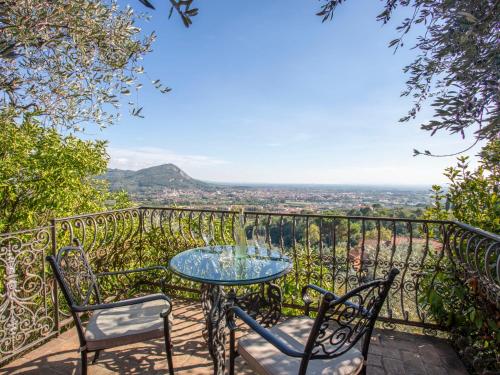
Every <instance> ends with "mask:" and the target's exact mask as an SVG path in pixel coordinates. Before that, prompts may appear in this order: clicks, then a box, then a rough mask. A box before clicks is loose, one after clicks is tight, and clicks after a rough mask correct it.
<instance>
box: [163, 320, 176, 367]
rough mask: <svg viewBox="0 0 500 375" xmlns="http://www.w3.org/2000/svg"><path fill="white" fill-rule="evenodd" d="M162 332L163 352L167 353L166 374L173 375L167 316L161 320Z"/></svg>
mask: <svg viewBox="0 0 500 375" xmlns="http://www.w3.org/2000/svg"><path fill="white" fill-rule="evenodd" d="M163 330H164V332H165V350H166V351H167V362H168V373H169V374H170V375H174V363H173V361H172V341H171V340H170V328H169V324H168V316H167V317H165V318H164V319H163Z"/></svg>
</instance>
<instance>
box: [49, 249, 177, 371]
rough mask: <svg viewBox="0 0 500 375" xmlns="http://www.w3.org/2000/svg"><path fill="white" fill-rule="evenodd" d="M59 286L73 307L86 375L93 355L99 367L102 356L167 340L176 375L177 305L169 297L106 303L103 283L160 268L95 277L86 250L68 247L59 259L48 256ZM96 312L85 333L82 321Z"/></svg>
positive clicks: (168, 352) (156, 296) (117, 272)
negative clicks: (173, 315)
mask: <svg viewBox="0 0 500 375" xmlns="http://www.w3.org/2000/svg"><path fill="white" fill-rule="evenodd" d="M47 261H48V262H49V263H50V265H51V267H52V270H53V271H54V275H55V277H56V279H57V282H58V284H59V286H60V288H61V290H62V293H63V295H64V298H65V299H66V302H67V303H68V306H69V308H70V310H71V314H72V316H73V319H74V321H75V325H76V329H77V332H78V337H79V339H80V352H81V359H82V374H84V375H86V374H87V366H88V359H87V355H88V353H89V352H95V355H94V359H93V362H92V363H95V362H96V361H97V359H98V357H99V353H100V352H101V350H104V349H109V348H112V347H116V346H121V345H129V344H133V343H136V342H142V341H146V340H151V339H156V338H161V337H163V338H164V339H165V347H166V351H167V362H168V369H169V373H170V375H173V374H174V369H173V364H172V344H171V339H170V330H171V319H170V318H171V311H172V302H171V300H170V298H169V297H167V296H166V295H165V294H163V293H158V294H151V295H147V296H142V297H136V298H131V299H126V300H122V301H118V302H112V303H103V301H102V298H101V293H100V289H99V284H98V279H99V278H100V277H105V276H112V275H120V274H132V273H137V272H147V271H153V270H162V271H166V268H165V267H161V266H155V267H147V268H140V269H134V270H127V271H116V272H103V273H97V274H94V273H93V272H92V269H91V267H90V265H89V262H88V260H87V257H86V256H85V252H84V251H83V248H82V247H81V246H67V247H63V248H61V249H60V250H59V252H58V254H57V256H56V257H54V256H48V257H47ZM89 312H92V315H91V316H90V318H89V321H88V323H87V325H86V327H85V330H84V327H83V325H82V319H81V315H82V314H83V313H89Z"/></svg>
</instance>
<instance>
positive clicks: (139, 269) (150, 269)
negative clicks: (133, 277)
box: [95, 266, 168, 277]
mask: <svg viewBox="0 0 500 375" xmlns="http://www.w3.org/2000/svg"><path fill="white" fill-rule="evenodd" d="M153 270H162V271H168V269H167V267H164V266H151V267H144V268H136V269H133V270H123V271H111V272H100V273H96V274H95V276H96V277H103V276H113V275H125V274H129V273H137V272H147V271H153Z"/></svg>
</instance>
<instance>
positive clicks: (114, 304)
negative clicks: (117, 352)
mask: <svg viewBox="0 0 500 375" xmlns="http://www.w3.org/2000/svg"><path fill="white" fill-rule="evenodd" d="M159 299H162V300H165V301H167V302H168V309H167V312H166V313H162V314H161V316H162V317H165V316H167V315H168V314H170V312H171V311H172V301H171V299H170V298H169V297H167V296H166V295H165V294H150V295H148V296H143V297H136V298H130V299H124V300H122V301H118V302H110V303H99V304H96V305H86V306H77V305H72V306H71V309H72V310H73V311H76V312H88V311H95V310H104V309H111V308H113V307H122V306H130V305H137V304H139V303H144V302H149V301H156V300H159Z"/></svg>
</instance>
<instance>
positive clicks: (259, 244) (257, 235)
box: [252, 225, 269, 256]
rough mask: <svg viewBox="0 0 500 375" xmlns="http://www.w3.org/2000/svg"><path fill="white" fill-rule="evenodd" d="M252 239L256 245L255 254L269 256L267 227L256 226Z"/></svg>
mask: <svg viewBox="0 0 500 375" xmlns="http://www.w3.org/2000/svg"><path fill="white" fill-rule="evenodd" d="M252 238H253V242H254V244H255V250H256V251H255V252H256V253H258V255H261V256H267V255H268V248H269V244H268V237H267V230H266V227H265V226H263V225H256V226H254V228H253V234H252Z"/></svg>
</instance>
